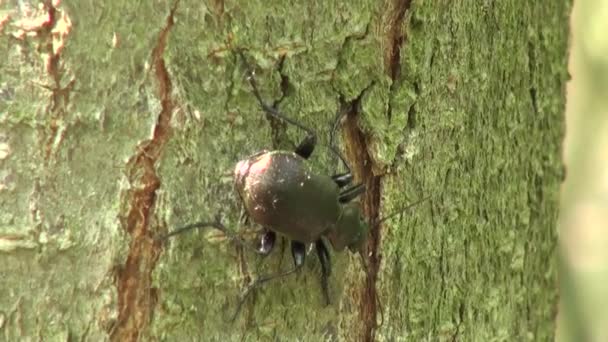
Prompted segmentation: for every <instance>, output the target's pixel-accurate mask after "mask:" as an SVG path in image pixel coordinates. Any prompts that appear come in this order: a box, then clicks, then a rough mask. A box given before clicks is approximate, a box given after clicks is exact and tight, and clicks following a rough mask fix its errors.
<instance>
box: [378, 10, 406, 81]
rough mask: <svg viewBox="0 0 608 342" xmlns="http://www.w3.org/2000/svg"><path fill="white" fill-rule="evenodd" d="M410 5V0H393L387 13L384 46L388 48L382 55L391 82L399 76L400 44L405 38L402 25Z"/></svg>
mask: <svg viewBox="0 0 608 342" xmlns="http://www.w3.org/2000/svg"><path fill="white" fill-rule="evenodd" d="M410 5H411V0H393V2H392V6H391V7H390V8H389V11H388V13H387V16H388V22H389V30H388V34H387V36H386V43H387V44H386V46H388V48H387V49H386V52H385V55H384V65H385V68H386V70H387V72H388V74H389V76H390V77H391V79H392V80H393V82H394V81H395V80H396V79H397V78H399V73H400V72H401V46H402V45H403V43H404V42H405V39H406V37H405V33H404V32H403V30H402V26H403V19H404V18H405V13H406V12H407V10H408V9H409V8H410Z"/></svg>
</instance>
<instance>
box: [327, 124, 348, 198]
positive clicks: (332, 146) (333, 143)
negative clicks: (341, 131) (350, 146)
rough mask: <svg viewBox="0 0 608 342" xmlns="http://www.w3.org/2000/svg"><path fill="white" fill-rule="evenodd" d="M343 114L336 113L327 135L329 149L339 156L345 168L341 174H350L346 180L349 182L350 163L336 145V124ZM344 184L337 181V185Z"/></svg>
mask: <svg viewBox="0 0 608 342" xmlns="http://www.w3.org/2000/svg"><path fill="white" fill-rule="evenodd" d="M345 115H346V113H344V114H339V115H336V121H335V122H334V124H333V128H332V130H331V135H330V136H329V148H330V149H331V151H332V152H333V153H334V154H335V155H337V156H338V158H340V161H341V162H342V164H343V165H344V167H345V168H346V172H345V173H344V174H343V175H351V176H350V180H349V182H348V183H350V181H352V171H351V169H350V165H348V163H347V162H346V159H345V158H344V156H343V155H342V153H340V150H339V149H338V147H337V146H336V131H337V130H338V126H340V121H341V120H342V118H343V117H344V116H345ZM336 176H337V175H336ZM334 177H335V176H334ZM348 183H346V184H348ZM346 184H344V185H346ZM344 185H340V183H338V186H340V187H342V186H344Z"/></svg>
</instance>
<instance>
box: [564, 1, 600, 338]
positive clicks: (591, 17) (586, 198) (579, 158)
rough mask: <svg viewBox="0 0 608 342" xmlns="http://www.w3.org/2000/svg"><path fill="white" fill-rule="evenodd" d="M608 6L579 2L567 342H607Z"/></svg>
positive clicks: (567, 186)
mask: <svg viewBox="0 0 608 342" xmlns="http://www.w3.org/2000/svg"><path fill="white" fill-rule="evenodd" d="M607 32H608V0H595V1H594V0H582V1H575V4H574V10H573V13H572V39H571V54H570V73H571V75H572V80H571V81H570V83H569V85H568V107H567V126H566V127H567V136H566V141H565V145H564V158H565V164H566V168H567V177H566V181H565V183H564V185H563V193H562V194H563V198H562V210H561V218H560V223H561V227H560V242H561V251H562V253H561V256H562V259H561V264H562V270H561V273H560V282H561V290H560V293H561V298H562V303H561V304H562V310H560V312H561V317H560V318H561V320H560V325H559V330H560V333H559V334H558V336H559V340H561V341H608V224H607V223H608V35H606V33H607Z"/></svg>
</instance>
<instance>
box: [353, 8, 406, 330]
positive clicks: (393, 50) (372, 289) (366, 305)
mask: <svg viewBox="0 0 608 342" xmlns="http://www.w3.org/2000/svg"><path fill="white" fill-rule="evenodd" d="M410 5H411V0H393V2H392V6H390V7H389V9H388V11H387V16H388V18H389V19H388V22H389V30H388V34H387V36H386V41H387V44H386V46H388V48H387V50H386V51H385V69H386V71H387V73H388V75H389V76H390V78H391V80H392V81H393V84H392V85H391V91H393V90H394V85H395V84H396V81H397V80H398V79H399V77H400V73H401V47H402V45H403V44H404V43H405V39H406V37H405V34H404V32H403V30H402V26H403V20H404V18H405V14H406V12H407V11H408V9H409V8H410ZM363 93H364V92H362V93H361V95H360V96H359V97H358V98H357V99H355V100H354V101H352V102H350V103H346V104H343V108H344V110H345V111H346V112H347V114H348V115H347V120H346V123H345V130H344V132H345V139H346V141H347V143H346V144H345V145H346V146H347V155H348V159H349V160H350V161H351V163H352V166H353V171H354V172H355V175H356V177H357V179H360V180H361V182H362V183H363V184H365V187H366V192H365V194H364V196H363V211H364V212H365V216H366V217H367V218H368V220H369V221H370V222H376V221H378V219H379V217H380V206H381V193H382V192H381V191H382V176H381V175H375V174H374V172H373V159H372V158H371V156H370V155H369V151H368V137H367V135H366V134H365V133H364V132H363V131H362V130H361V129H360V128H359V125H358V124H357V116H358V114H359V107H360V102H361V97H362V96H363ZM391 111H392V108H391V107H390V105H389V108H388V113H387V114H388V116H389V118H390V116H391ZM381 236H382V235H381V227H380V225H371V226H370V233H369V238H368V242H367V246H366V248H365V252H366V255H365V256H364V258H365V259H366V262H367V267H368V274H367V277H366V280H365V286H364V287H363V289H362V293H361V302H360V313H361V322H362V332H361V336H362V340H364V341H373V340H374V338H375V332H376V328H377V327H378V326H377V314H378V308H379V303H378V301H377V299H378V298H379V296H378V293H377V289H376V282H377V280H378V272H379V269H380V264H381V261H382V257H381V255H380V253H379V249H380V241H381ZM380 314H381V315H382V313H380Z"/></svg>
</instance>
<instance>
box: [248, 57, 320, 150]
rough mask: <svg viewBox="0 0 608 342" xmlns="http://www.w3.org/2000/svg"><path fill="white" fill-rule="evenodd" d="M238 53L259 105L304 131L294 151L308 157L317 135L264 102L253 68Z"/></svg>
mask: <svg viewBox="0 0 608 342" xmlns="http://www.w3.org/2000/svg"><path fill="white" fill-rule="evenodd" d="M238 53H239V55H241V59H243V63H244V64H245V67H246V68H247V72H248V73H249V76H248V77H247V79H248V80H249V83H250V84H251V88H252V89H253V95H254V96H255V98H256V99H257V100H258V102H259V103H260V107H262V109H263V110H264V111H265V112H266V113H267V114H268V115H270V116H272V117H274V118H276V119H279V120H282V121H284V122H287V123H288V124H291V125H294V126H296V127H298V128H299V129H301V130H303V131H305V132H306V137H305V138H304V139H303V140H302V141H301V142H300V144H299V145H298V147H296V149H295V153H297V154H298V155H299V156H301V157H302V158H304V159H308V157H310V155H311V154H312V152H313V151H314V149H315V145H316V144H317V135H316V134H315V132H314V131H313V130H312V129H310V128H308V127H306V126H304V125H302V124H301V123H299V122H297V121H295V120H293V119H290V118H288V117H287V116H285V115H284V114H283V113H281V112H279V111H278V110H277V109H276V108H275V107H274V106H271V105H269V104H268V103H266V102H265V101H264V99H262V96H261V95H260V91H259V90H258V84H257V82H256V80H255V76H254V73H253V69H252V68H251V66H250V65H249V63H248V62H247V58H245V55H244V54H243V51H238Z"/></svg>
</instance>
